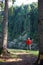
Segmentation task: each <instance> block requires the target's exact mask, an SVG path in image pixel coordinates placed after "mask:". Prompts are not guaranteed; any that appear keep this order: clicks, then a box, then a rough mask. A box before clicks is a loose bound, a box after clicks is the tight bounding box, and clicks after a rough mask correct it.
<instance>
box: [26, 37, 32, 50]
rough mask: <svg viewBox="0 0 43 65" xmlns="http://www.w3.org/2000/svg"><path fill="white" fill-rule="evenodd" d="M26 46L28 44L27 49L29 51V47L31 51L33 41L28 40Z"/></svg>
mask: <svg viewBox="0 0 43 65" xmlns="http://www.w3.org/2000/svg"><path fill="white" fill-rule="evenodd" d="M26 44H27V49H28V46H29V49H30V50H31V44H32V40H31V39H30V38H28V39H27V40H26Z"/></svg>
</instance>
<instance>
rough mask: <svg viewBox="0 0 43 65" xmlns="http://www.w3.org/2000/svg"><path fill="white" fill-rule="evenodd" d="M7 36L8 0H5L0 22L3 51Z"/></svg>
mask: <svg viewBox="0 0 43 65" xmlns="http://www.w3.org/2000/svg"><path fill="white" fill-rule="evenodd" d="M7 38H8V0H5V8H4V18H3V22H2V47H3V51H4V52H6V50H7Z"/></svg>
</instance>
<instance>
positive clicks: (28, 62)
mask: <svg viewBox="0 0 43 65" xmlns="http://www.w3.org/2000/svg"><path fill="white" fill-rule="evenodd" d="M18 58H20V59H22V60H21V61H13V62H0V65H33V63H34V61H35V60H36V59H37V57H35V56H33V55H32V54H30V55H28V54H22V55H18ZM7 60H8V59H7ZM12 60H13V59H12Z"/></svg>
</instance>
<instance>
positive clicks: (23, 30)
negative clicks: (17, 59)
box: [0, 2, 38, 48]
mask: <svg viewBox="0 0 43 65" xmlns="http://www.w3.org/2000/svg"><path fill="white" fill-rule="evenodd" d="M0 15H1V16H0V37H1V32H2V25H1V24H2V21H3V5H2V8H1V11H0ZM37 31H38V3H34V2H33V3H32V4H29V5H23V4H22V5H21V6H20V7H18V6H15V7H14V6H12V7H10V8H9V9H8V42H9V41H10V42H11V41H13V42H14V40H15V39H16V43H17V44H15V46H16V47H14V48H17V46H18V44H19V43H20V42H22V43H24V42H25V40H26V39H27V38H28V37H30V38H31V39H33V43H38V32H37ZM10 44H11V43H10ZM8 46H9V45H8ZM13 46H14V45H13ZM13 46H12V47H13ZM23 47H26V44H24V46H23ZM18 48H19V47H18Z"/></svg>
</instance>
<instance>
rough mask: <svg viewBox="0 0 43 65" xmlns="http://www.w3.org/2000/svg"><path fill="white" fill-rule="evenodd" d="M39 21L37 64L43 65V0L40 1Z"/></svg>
mask: <svg viewBox="0 0 43 65" xmlns="http://www.w3.org/2000/svg"><path fill="white" fill-rule="evenodd" d="M38 5H39V11H38V12H39V18H38V19H39V21H38V40H39V55H38V59H37V61H36V62H35V65H38V62H39V60H40V65H43V0H39V4H38Z"/></svg>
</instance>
